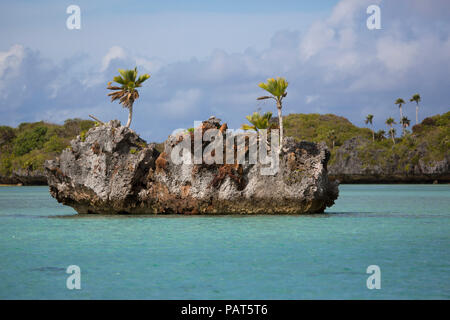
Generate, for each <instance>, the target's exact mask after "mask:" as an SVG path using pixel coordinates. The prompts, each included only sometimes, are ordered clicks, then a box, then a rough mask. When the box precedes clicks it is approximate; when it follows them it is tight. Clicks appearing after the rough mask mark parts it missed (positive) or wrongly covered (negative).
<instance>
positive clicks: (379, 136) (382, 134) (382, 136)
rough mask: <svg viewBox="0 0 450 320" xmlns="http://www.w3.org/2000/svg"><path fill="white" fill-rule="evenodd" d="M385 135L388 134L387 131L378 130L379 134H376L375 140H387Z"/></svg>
mask: <svg viewBox="0 0 450 320" xmlns="http://www.w3.org/2000/svg"><path fill="white" fill-rule="evenodd" d="M385 134H386V131H384V130H378V131H377V133H375V138H376V139H377V140H379V141H381V140H383V139H385V136H384V135H385Z"/></svg>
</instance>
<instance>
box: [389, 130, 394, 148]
mask: <svg viewBox="0 0 450 320" xmlns="http://www.w3.org/2000/svg"><path fill="white" fill-rule="evenodd" d="M389 131H390V132H391V138H392V142H393V143H394V144H395V138H394V131H392V126H391V130H389Z"/></svg>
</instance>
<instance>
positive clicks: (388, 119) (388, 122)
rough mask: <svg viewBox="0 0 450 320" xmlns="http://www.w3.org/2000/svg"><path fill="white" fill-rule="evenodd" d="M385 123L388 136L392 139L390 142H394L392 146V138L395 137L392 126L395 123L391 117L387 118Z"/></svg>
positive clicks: (393, 139) (393, 140)
mask: <svg viewBox="0 0 450 320" xmlns="http://www.w3.org/2000/svg"><path fill="white" fill-rule="evenodd" d="M385 123H386V124H387V125H388V126H389V134H390V136H391V138H392V142H394V144H395V138H394V137H395V129H394V128H393V127H392V126H393V125H394V124H397V123H396V122H395V120H394V118H392V117H389V118H387V119H386V122H385Z"/></svg>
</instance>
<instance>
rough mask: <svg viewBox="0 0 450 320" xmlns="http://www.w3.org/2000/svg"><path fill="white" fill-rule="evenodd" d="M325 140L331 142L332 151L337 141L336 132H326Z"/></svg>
mask: <svg viewBox="0 0 450 320" xmlns="http://www.w3.org/2000/svg"><path fill="white" fill-rule="evenodd" d="M327 138H328V139H330V140H331V145H332V148H333V149H334V145H335V142H336V139H337V136H336V132H335V131H334V130H330V131H328V134H327Z"/></svg>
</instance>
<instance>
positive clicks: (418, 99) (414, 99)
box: [409, 93, 421, 124]
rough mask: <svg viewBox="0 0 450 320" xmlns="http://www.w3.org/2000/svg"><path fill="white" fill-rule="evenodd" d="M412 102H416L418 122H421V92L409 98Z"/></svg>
mask: <svg viewBox="0 0 450 320" xmlns="http://www.w3.org/2000/svg"><path fill="white" fill-rule="evenodd" d="M409 101H411V102H415V103H416V124H418V123H419V102H420V101H421V98H420V94H418V93H416V94H415V95H413V96H412V98H411V99H409Z"/></svg>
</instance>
